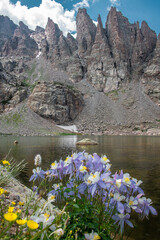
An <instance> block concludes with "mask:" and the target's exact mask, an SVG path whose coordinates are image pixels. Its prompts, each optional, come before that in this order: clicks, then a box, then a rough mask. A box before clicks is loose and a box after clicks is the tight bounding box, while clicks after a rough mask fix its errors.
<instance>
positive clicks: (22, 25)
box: [19, 21, 33, 34]
mask: <svg viewBox="0 0 160 240" xmlns="http://www.w3.org/2000/svg"><path fill="white" fill-rule="evenodd" d="M19 28H20V29H21V30H23V31H25V32H26V33H28V34H30V33H31V32H33V31H32V30H30V29H29V27H28V26H27V25H26V24H24V23H23V22H22V21H20V22H19Z"/></svg>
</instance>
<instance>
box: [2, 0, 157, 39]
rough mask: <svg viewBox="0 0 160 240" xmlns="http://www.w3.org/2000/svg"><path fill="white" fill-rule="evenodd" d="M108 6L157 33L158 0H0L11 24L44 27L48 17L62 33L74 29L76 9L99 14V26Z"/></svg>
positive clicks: (106, 13)
mask: <svg viewBox="0 0 160 240" xmlns="http://www.w3.org/2000/svg"><path fill="white" fill-rule="evenodd" d="M111 6H114V7H116V8H117V10H118V11H121V12H122V14H123V15H124V16H125V17H127V18H128V19H129V22H130V23H134V22H136V21H139V22H140V24H141V22H142V21H143V20H145V21H146V22H147V23H148V25H149V26H150V28H151V29H152V30H154V31H155V32H156V33H157V35H158V34H159V33H160V0H19V1H17V0H0V15H4V16H8V17H9V18H10V19H11V20H13V22H14V23H16V24H18V23H19V21H23V22H24V23H25V24H27V25H28V26H29V28H30V29H33V30H34V29H35V27H36V26H37V25H38V26H41V27H43V28H45V26H46V24H47V19H48V17H50V18H51V19H52V20H53V21H54V22H55V23H57V24H58V25H59V28H60V29H61V30H62V31H63V33H64V35H66V34H67V33H68V32H70V33H73V34H74V33H75V32H76V14H77V11H78V8H79V7H80V8H83V7H84V8H86V9H87V12H88V14H89V16H90V18H91V19H92V20H94V21H97V17H98V14H100V15H101V18H102V22H103V26H105V22H106V18H107V15H108V12H109V9H110V7H111Z"/></svg>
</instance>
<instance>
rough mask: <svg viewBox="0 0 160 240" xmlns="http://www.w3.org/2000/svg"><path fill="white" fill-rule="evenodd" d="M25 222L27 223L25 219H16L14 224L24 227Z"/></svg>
mask: <svg viewBox="0 0 160 240" xmlns="http://www.w3.org/2000/svg"><path fill="white" fill-rule="evenodd" d="M26 222H27V220H26V219H18V220H16V223H17V224H18V225H24V224H25V223H26Z"/></svg>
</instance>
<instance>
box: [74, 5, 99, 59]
mask: <svg viewBox="0 0 160 240" xmlns="http://www.w3.org/2000/svg"><path fill="white" fill-rule="evenodd" d="M76 25H77V42H78V53H79V55H80V56H84V55H86V54H90V52H91V49H92V46H93V43H94V40H95V35H96V26H95V25H94V23H93V21H92V20H91V19H90V17H89V15H88V14H87V11H86V9H84V8H83V9H79V10H78V14H77V18H76Z"/></svg>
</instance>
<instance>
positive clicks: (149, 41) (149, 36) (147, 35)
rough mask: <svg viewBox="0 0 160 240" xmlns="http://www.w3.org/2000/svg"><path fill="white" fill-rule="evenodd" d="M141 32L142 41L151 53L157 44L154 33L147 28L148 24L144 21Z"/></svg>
mask: <svg viewBox="0 0 160 240" xmlns="http://www.w3.org/2000/svg"><path fill="white" fill-rule="evenodd" d="M141 32H142V34H143V37H144V41H145V43H146V45H147V47H148V48H149V49H150V50H151V51H153V50H154V48H155V46H156V42H157V35H156V33H155V32H154V31H153V30H151V29H150V27H149V26H148V24H147V23H146V22H145V21H143V22H142V24H141Z"/></svg>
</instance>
